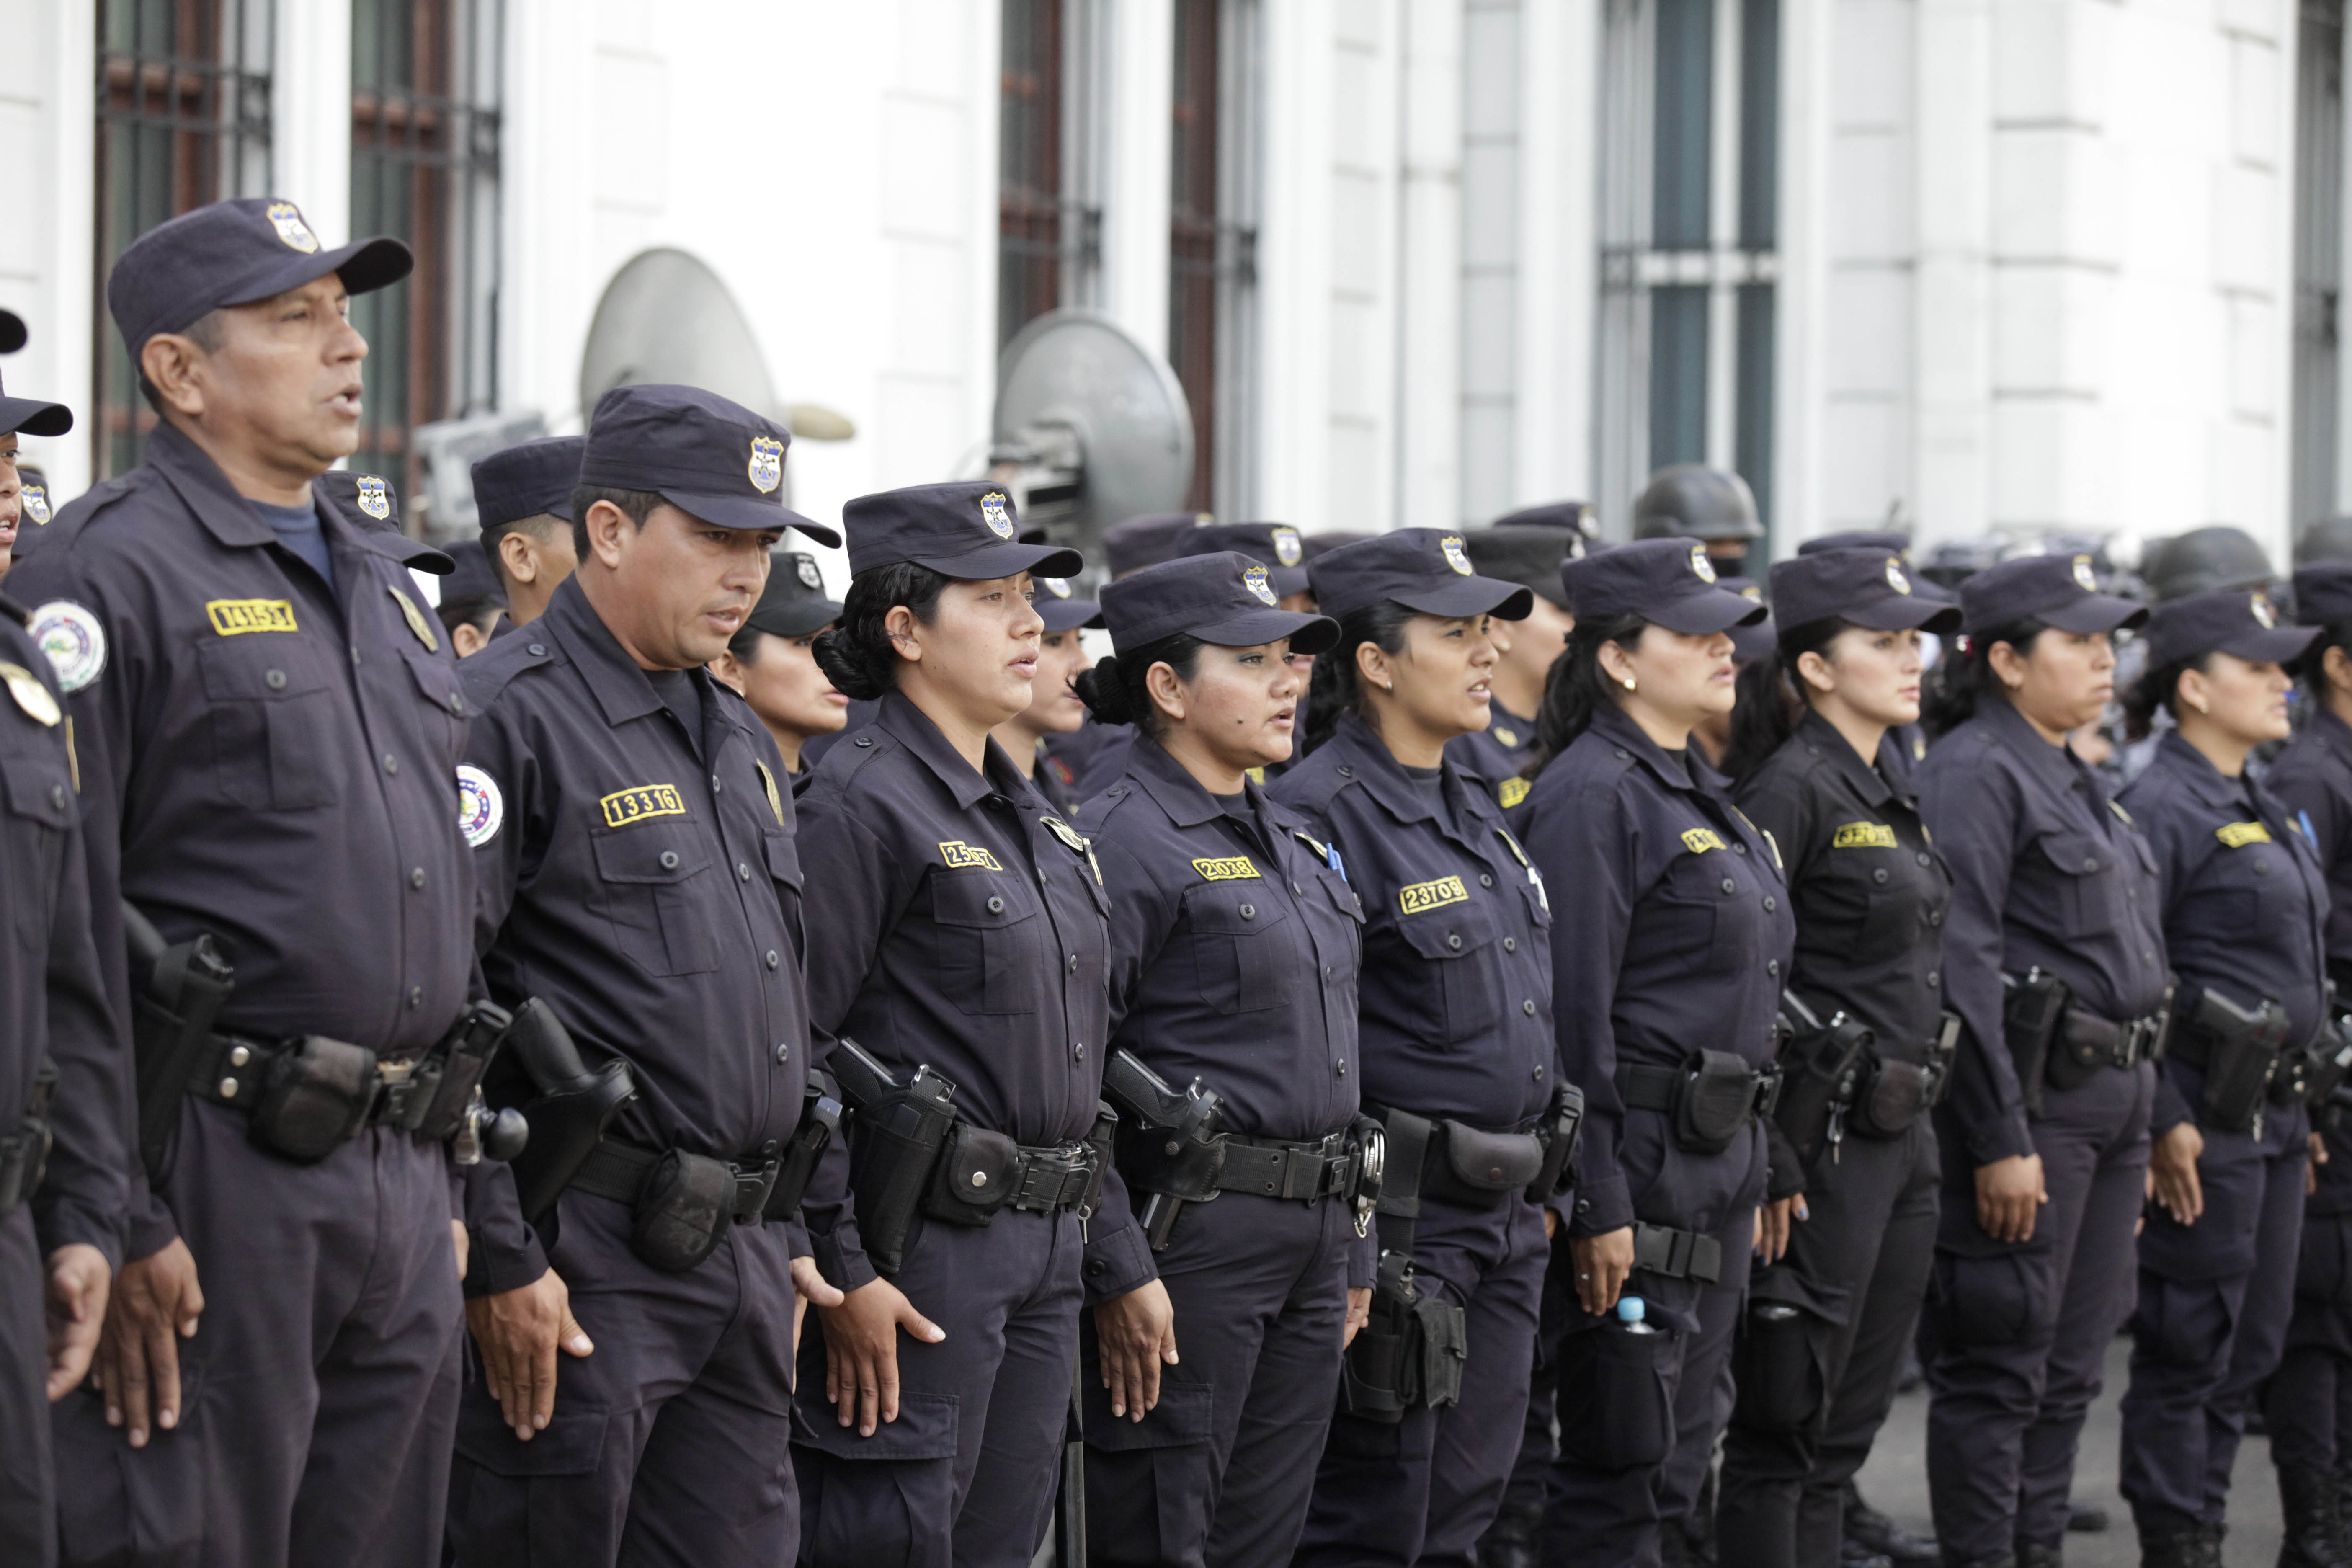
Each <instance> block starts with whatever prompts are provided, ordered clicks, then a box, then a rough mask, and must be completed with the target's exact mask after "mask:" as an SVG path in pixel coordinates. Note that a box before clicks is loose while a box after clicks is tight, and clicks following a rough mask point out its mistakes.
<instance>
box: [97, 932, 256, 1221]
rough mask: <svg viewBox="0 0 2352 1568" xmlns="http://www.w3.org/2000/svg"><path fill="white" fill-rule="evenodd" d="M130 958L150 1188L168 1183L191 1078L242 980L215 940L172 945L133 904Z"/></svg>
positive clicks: (203, 936) (200, 936)
mask: <svg viewBox="0 0 2352 1568" xmlns="http://www.w3.org/2000/svg"><path fill="white" fill-rule="evenodd" d="M122 924H123V931H124V934H125V936H126V937H127V939H128V946H129V948H130V956H131V1049H132V1054H133V1058H134V1059H135V1062H136V1068H137V1076H138V1088H139V1159H140V1163H142V1164H144V1165H145V1166H146V1167H147V1177H148V1180H150V1181H151V1182H158V1183H160V1182H161V1181H162V1180H163V1172H164V1167H165V1166H166V1165H168V1164H169V1163H170V1161H171V1152H172V1132H173V1129H174V1128H176V1127H178V1126H179V1124H180V1101H181V1100H182V1099H183V1098H184V1096H185V1095H186V1093H187V1089H188V1078H189V1075H190V1074H192V1073H194V1071H195V1069H196V1064H197V1063H198V1062H199V1061H200V1060H202V1059H203V1058H204V1055H205V1049H206V1047H208V1046H209V1045H210V1044H211V1042H212V1034H213V1022H214V1020H215V1019H216V1018H218V1017H219V1016H220V1010H221V1007H222V1005H223V1004H225V1003H226V1002H227V1000H228V997H229V993H230V992H231V991H234V990H235V989H236V971H235V970H234V969H232V968H231V967H230V965H229V962H228V960H227V959H226V958H225V957H223V956H222V955H221V951H220V948H219V946H218V944H216V943H215V942H214V941H213V939H212V936H211V933H209V932H205V931H200V932H198V933H197V934H196V936H195V937H194V939H193V940H192V941H188V942H175V943H173V944H171V945H168V946H167V945H165V943H164V942H163V933H162V932H160V931H157V930H156V929H155V925H154V922H153V921H150V920H149V919H148V918H147V917H146V915H145V914H143V913H142V912H141V911H140V910H139V909H138V908H137V907H136V906H134V905H132V904H131V903H130V902H129V901H128V900H126V901H125V902H124V903H123V905H122Z"/></svg>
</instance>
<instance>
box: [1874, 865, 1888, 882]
mask: <svg viewBox="0 0 2352 1568" xmlns="http://www.w3.org/2000/svg"><path fill="white" fill-rule="evenodd" d="M1870 879H1871V880H1872V881H1874V882H1876V883H1878V884H1879V885H1881V886H1882V887H1883V886H1885V882H1886V868H1885V867H1884V866H1881V867H1879V868H1877V869H1876V870H1874V871H1873V872H1871V874H1870Z"/></svg>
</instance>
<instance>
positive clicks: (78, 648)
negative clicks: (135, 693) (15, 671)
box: [26, 599, 106, 697]
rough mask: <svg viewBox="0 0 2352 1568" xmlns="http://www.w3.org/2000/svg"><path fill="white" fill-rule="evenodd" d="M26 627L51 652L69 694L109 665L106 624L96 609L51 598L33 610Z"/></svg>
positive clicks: (53, 665)
mask: <svg viewBox="0 0 2352 1568" xmlns="http://www.w3.org/2000/svg"><path fill="white" fill-rule="evenodd" d="M26 630H28V631H29V632H31V633H32V635H33V640H34V641H35V642H36V643H38V644H39V645H40V648H41V651H42V652H43V653H44V654H47V656H48V660H49V668H50V669H51V671H53V672H54V673H55V674H56V676H57V678H58V689H60V690H62V691H64V692H65V694H66V695H67V696H68V697H70V696H72V695H73V694H74V693H75V692H77V691H79V690H80V689H82V688H83V687H85V686H88V685H89V683H90V682H91V681H93V680H96V679H98V678H99V675H100V672H101V671H103V670H104V669H105V668H106V628H105V627H104V626H100V624H99V620H98V616H96V615H95V614H94V613H92V612H91V611H90V610H89V608H87V607H86V606H84V605H77V604H75V603H74V602H73V601H72V600H71V599H52V600H50V601H49V602H48V603H47V604H46V605H42V606H41V607H40V608H39V609H37V610H35V611H34V612H33V618H32V619H31V620H30V621H29V622H27V623H26Z"/></svg>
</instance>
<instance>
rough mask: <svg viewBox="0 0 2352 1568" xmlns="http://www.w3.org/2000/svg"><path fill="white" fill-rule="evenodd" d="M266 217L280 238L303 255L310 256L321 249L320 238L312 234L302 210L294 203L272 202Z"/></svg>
mask: <svg viewBox="0 0 2352 1568" xmlns="http://www.w3.org/2000/svg"><path fill="white" fill-rule="evenodd" d="M264 216H267V217H268V219H269V226H270V227H272V228H274V229H276V230H277V231H278V238H280V239H282V240H284V241H285V242H286V243H287V244H288V245H290V246H292V247H294V248H295V249H297V250H299V251H300V252H301V253H302V254H303V255H305V256H309V255H310V254H312V253H313V252H315V251H316V250H317V249H318V248H319V237H318V236H317V235H315V234H312V233H311V232H310V225H309V224H307V223H304V222H303V221H302V209H301V208H299V207H298V206H296V205H294V204H293V203H292V202H272V203H270V204H269V206H268V210H267V212H266V214H265V215H264Z"/></svg>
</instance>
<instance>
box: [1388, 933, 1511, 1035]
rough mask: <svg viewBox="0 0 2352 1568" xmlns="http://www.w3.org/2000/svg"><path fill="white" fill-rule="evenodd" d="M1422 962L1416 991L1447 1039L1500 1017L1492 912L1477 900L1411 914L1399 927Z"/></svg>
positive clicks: (1482, 1030)
mask: <svg viewBox="0 0 2352 1568" xmlns="http://www.w3.org/2000/svg"><path fill="white" fill-rule="evenodd" d="M1397 929H1398V931H1399V932H1400V933H1401V934H1402V936H1403V937H1404V940H1405V943H1406V945H1407V946H1409V947H1410V948H1411V949H1412V952H1413V954H1414V956H1415V957H1416V958H1418V959H1419V960H1420V961H1421V962H1420V963H1419V964H1418V965H1417V967H1418V968H1419V969H1420V970H1421V972H1422V973H1421V974H1420V975H1419V976H1418V977H1417V979H1418V989H1420V990H1421V991H1422V992H1423V995H1424V996H1425V997H1426V998H1427V1004H1428V1005H1432V1011H1433V1016H1434V1018H1435V1021H1436V1022H1437V1023H1438V1025H1439V1026H1440V1029H1441V1031H1442V1038H1444V1040H1446V1041H1449V1042H1451V1041H1458V1040H1466V1039H1469V1038H1471V1037H1474V1036H1477V1035H1481V1034H1484V1033H1486V1031H1487V1030H1489V1029H1491V1028H1493V1027H1494V1026H1495V1025H1496V1023H1497V1022H1498V1021H1499V1020H1500V1019H1501V1018H1502V1016H1503V974H1502V963H1501V959H1500V950H1499V949H1498V948H1497V947H1496V942H1499V941H1500V940H1501V937H1502V933H1501V932H1500V931H1497V930H1496V921H1495V914H1494V911H1493V910H1490V909H1488V908H1487V907H1486V904H1485V903H1483V902H1481V901H1479V900H1469V901H1467V902H1465V903H1458V904H1451V905H1446V906H1444V907H1441V908H1439V909H1435V910H1431V911H1430V912H1429V913H1427V914H1422V915H1415V916H1413V917H1412V919H1410V920H1407V921H1402V922H1400V923H1399V925H1398V928H1397Z"/></svg>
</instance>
